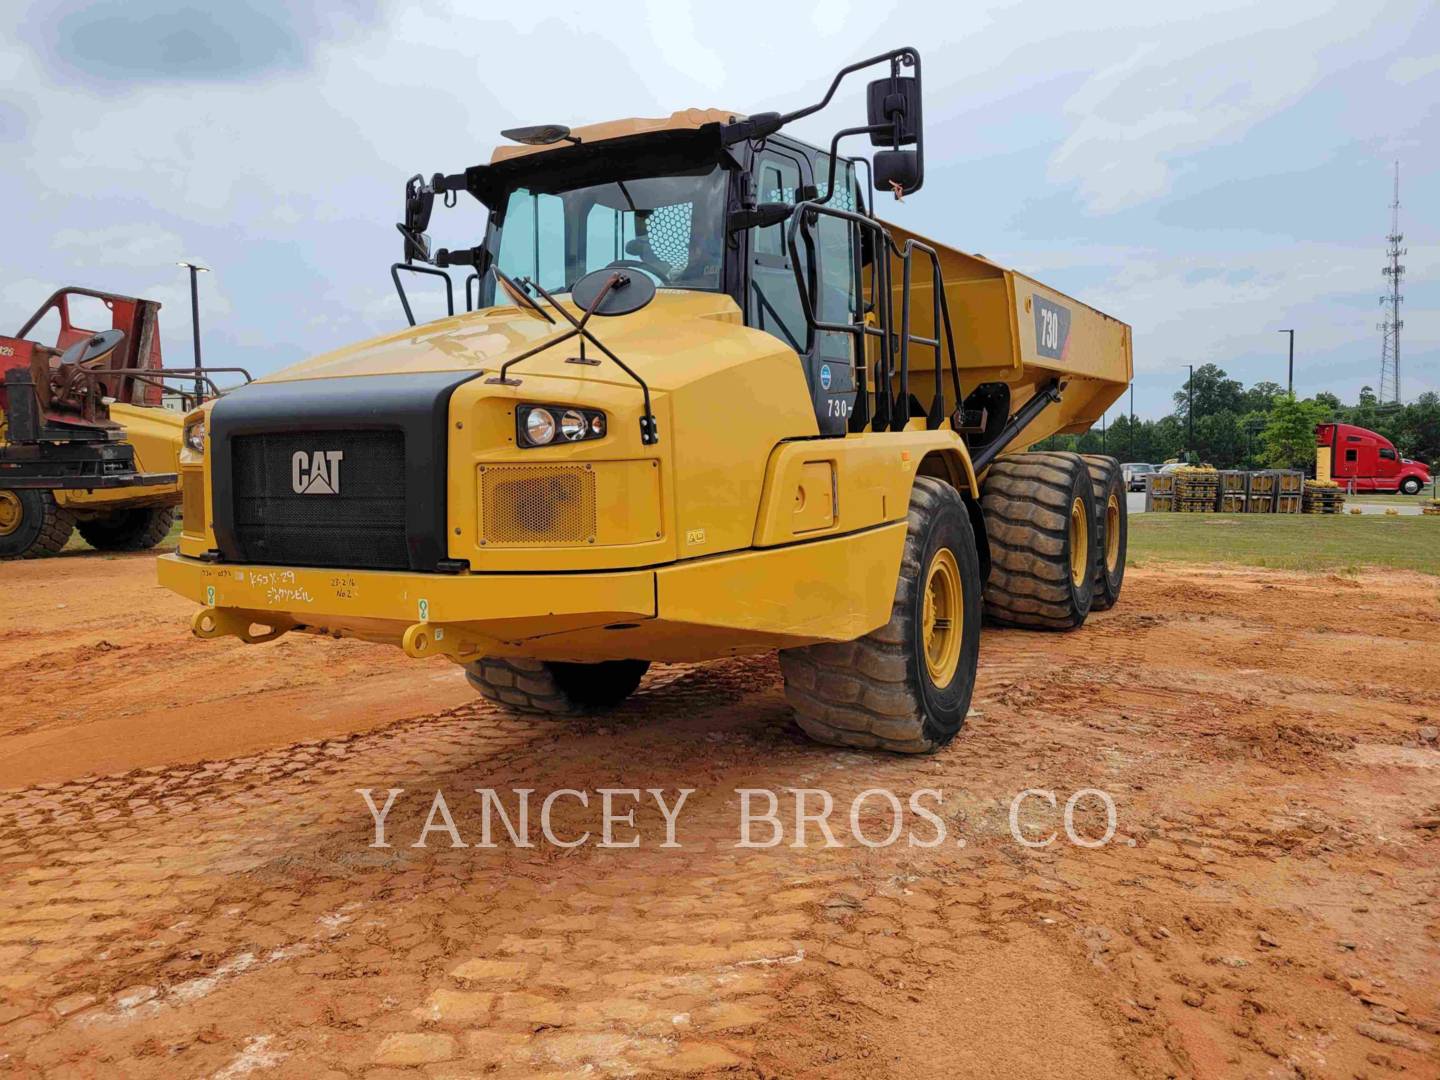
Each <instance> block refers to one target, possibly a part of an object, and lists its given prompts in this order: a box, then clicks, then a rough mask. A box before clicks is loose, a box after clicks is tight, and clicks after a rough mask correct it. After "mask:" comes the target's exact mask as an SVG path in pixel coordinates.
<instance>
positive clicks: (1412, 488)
mask: <svg viewBox="0 0 1440 1080" xmlns="http://www.w3.org/2000/svg"><path fill="white" fill-rule="evenodd" d="M1424 486H1425V485H1424V484H1422V483H1420V480H1419V479H1418V478H1417V477H1414V476H1407V477H1406V478H1405V479H1404V480H1402V481H1400V493H1401V494H1402V495H1419V494H1420V489H1421V488H1422V487H1424Z"/></svg>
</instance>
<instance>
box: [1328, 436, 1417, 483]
mask: <svg viewBox="0 0 1440 1080" xmlns="http://www.w3.org/2000/svg"><path fill="white" fill-rule="evenodd" d="M1315 445H1316V447H1318V450H1317V461H1316V463H1317V465H1323V464H1324V463H1325V462H1326V461H1328V462H1329V465H1330V479H1332V480H1334V481H1335V482H1336V483H1337V484H1339V485H1340V486H1341V487H1344V488H1347V489H1349V490H1350V491H1399V492H1403V493H1404V494H1406V495H1418V494H1419V493H1420V489H1421V488H1423V487H1424V486H1425V485H1426V484H1428V483H1430V469H1429V466H1427V465H1426V464H1425V463H1424V462H1423V461H1413V460H1411V459H1410V458H1402V457H1401V456H1400V454H1399V452H1398V451H1396V449H1395V444H1394V443H1392V442H1391V441H1390V440H1389V439H1387V438H1385V436H1384V435H1378V434H1376V433H1375V432H1373V431H1369V430H1367V429H1365V428H1362V427H1356V426H1355V425H1354V424H1318V425H1316V427H1315ZM1323 471H1324V470H1323V469H1318V470H1317V472H1318V473H1323Z"/></svg>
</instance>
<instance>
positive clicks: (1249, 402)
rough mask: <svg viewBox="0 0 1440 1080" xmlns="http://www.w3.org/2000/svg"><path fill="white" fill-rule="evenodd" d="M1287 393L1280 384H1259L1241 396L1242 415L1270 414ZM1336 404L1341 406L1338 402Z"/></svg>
mask: <svg viewBox="0 0 1440 1080" xmlns="http://www.w3.org/2000/svg"><path fill="white" fill-rule="evenodd" d="M1284 393H1285V388H1284V387H1283V386H1281V385H1280V384H1279V383H1274V382H1257V383H1256V384H1255V385H1254V386H1252V387H1251V388H1250V389H1249V390H1246V391H1245V393H1244V394H1243V395H1242V396H1241V402H1240V411H1241V412H1242V413H1268V412H1269V411H1270V409H1271V408H1272V407H1273V406H1274V404H1275V402H1276V400H1277V399H1279V398H1280V396H1281V395H1283V394H1284ZM1335 404H1337V405H1338V404H1340V403H1339V402H1338V401H1337V402H1336V403H1335Z"/></svg>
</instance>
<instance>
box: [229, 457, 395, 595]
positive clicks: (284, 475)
mask: <svg viewBox="0 0 1440 1080" xmlns="http://www.w3.org/2000/svg"><path fill="white" fill-rule="evenodd" d="M337 454H338V455H339V456H338V457H337V456H336V455H337ZM317 455H319V456H318V457H317ZM232 470H233V471H232V477H233V491H234V529H235V539H236V541H237V543H238V545H239V547H240V556H241V558H243V559H245V560H246V561H250V562H264V563H272V564H278V565H281V566H347V567H356V568H361V569H371V570H405V569H408V568H409V567H410V556H409V550H408V547H407V544H406V538H405V437H404V434H403V433H402V432H400V431H383V430H382V431H319V432H303V431H286V432H274V433H271V432H266V433H261V434H250V435H236V436H234V437H233V440H232ZM297 486H298V487H300V489H301V490H300V491H297V490H296V487H297Z"/></svg>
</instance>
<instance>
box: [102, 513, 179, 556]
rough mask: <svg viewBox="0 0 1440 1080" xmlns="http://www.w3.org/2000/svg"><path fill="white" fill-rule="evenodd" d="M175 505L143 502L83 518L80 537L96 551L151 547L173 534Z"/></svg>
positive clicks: (146, 549) (133, 549)
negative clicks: (152, 504) (149, 504)
mask: <svg viewBox="0 0 1440 1080" xmlns="http://www.w3.org/2000/svg"><path fill="white" fill-rule="evenodd" d="M174 524H175V507H173V506H141V507H135V508H133V509H129V510H116V511H114V512H113V513H110V514H106V515H105V516H104V517H95V518H90V519H88V520H86V521H82V522H80V524H79V526H78V528H79V529H80V539H82V540H84V541H85V542H86V543H87V544H89V545H90V546H91V547H93V548H94V549H95V550H96V551H148V550H149V549H150V548H153V547H154V546H155V545H156V544H158V543H160V541H162V540H164V539H165V537H167V536H169V535H170V527H171V526H172V525H174Z"/></svg>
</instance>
